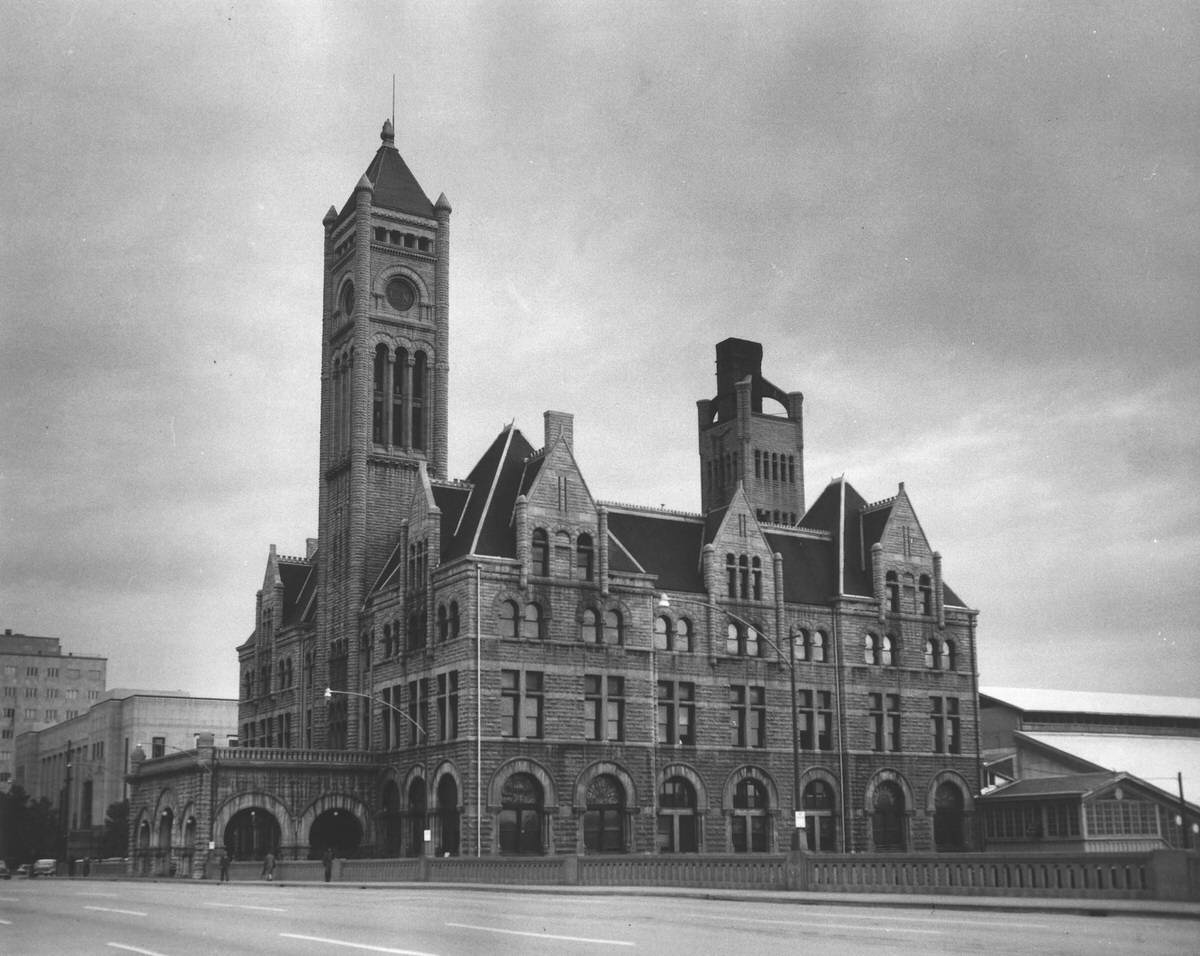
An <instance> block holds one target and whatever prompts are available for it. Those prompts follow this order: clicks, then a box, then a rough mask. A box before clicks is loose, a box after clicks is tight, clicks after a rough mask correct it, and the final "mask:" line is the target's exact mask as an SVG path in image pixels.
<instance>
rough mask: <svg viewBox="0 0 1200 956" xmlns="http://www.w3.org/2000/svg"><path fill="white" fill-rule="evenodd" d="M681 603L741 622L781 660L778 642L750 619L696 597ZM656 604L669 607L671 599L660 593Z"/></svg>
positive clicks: (781, 653) (781, 652)
mask: <svg viewBox="0 0 1200 956" xmlns="http://www.w3.org/2000/svg"><path fill="white" fill-rule="evenodd" d="M683 603H685V604H695V605H697V606H699V607H706V608H708V609H709V610H712V611H717V612H718V613H720V614H724V615H725V616H726V617H727V618H729V619H730V620H731V621H736V622H737V623H738V624H741V625H742V626H743V627H746V628H749V629H750V630H751V631H753V632H754V635H755V636H756V637H758V638H760V639H762V640H764V641H766V642H767V643H768V644H770V645H771V648H772V649H773V650H774V651H775V655H776V656H777V657H778V658H779V659H780V660H783V650H782V649H781V648H780V647H779V645H778V644H776V643H775V642H774V641H773V640H771V639H770V638H769V637H767V635H766V634H764V633H763V631H762V629H761V628H760V627H759V626H758V625H757V624H752V623H751V622H750V621H747V620H746V619H745V618H744V617H738V616H737V615H736V614H734V613H733V612H732V611H730V610H728V609H727V608H723V607H721V605H719V604H713V603H712V602H711V601H701V600H699V599H698V598H690V597H689V598H683ZM658 606H659V607H661V608H669V607H670V606H671V599H670V598H669V597H667V596H666V595H665V594H660V595H659V596H658Z"/></svg>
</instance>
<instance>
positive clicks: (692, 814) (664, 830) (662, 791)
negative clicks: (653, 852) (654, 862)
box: [658, 777, 700, 853]
mask: <svg viewBox="0 0 1200 956" xmlns="http://www.w3.org/2000/svg"><path fill="white" fill-rule="evenodd" d="M697 820H698V817H697V801H696V788H695V787H693V786H692V784H691V783H690V782H689V781H688V780H685V779H684V778H683V777H671V778H670V779H669V780H665V781H663V785H662V786H661V787H659V790H658V852H659V853H696V852H697V851H698V850H699V849H700V846H699V843H700V841H699V827H698V826H697Z"/></svg>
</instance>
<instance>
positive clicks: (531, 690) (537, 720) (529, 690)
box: [500, 670, 543, 739]
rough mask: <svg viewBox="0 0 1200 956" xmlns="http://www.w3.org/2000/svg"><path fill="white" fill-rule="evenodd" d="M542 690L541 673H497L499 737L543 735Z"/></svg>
mask: <svg viewBox="0 0 1200 956" xmlns="http://www.w3.org/2000/svg"><path fill="white" fill-rule="evenodd" d="M542 687H543V675H542V672H541V671H524V672H522V671H519V670H502V671H501V672H500V700H501V709H500V713H501V728H500V735H501V736H502V737H522V738H527V739H536V738H540V737H541V736H542V716H543V697H542V693H543V691H542Z"/></svg>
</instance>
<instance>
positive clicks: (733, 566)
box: [725, 554, 737, 598]
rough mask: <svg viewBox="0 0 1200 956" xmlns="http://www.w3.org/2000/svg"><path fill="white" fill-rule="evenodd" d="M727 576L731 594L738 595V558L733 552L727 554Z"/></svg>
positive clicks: (731, 595) (732, 596) (732, 595)
mask: <svg viewBox="0 0 1200 956" xmlns="http://www.w3.org/2000/svg"><path fill="white" fill-rule="evenodd" d="M725 576H726V577H727V578H728V582H727V584H728V590H729V596H730V597H731V598H735V597H737V559H736V558H734V556H733V555H732V554H727V555H725Z"/></svg>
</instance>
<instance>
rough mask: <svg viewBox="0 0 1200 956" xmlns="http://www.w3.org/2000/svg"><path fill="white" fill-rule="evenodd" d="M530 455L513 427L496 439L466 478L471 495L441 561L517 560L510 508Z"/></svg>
mask: <svg viewBox="0 0 1200 956" xmlns="http://www.w3.org/2000/svg"><path fill="white" fill-rule="evenodd" d="M533 453H534V451H533V446H532V445H530V444H529V442H528V441H527V440H526V438H525V436H524V435H522V434H521V432H520V431H519V430H518V429H516V428H513V426H512V425H508V426H506V427H505V428H504V430H503V431H501V432H500V434H499V435H497V436H496V439H495V440H494V441H493V442H492V444H491V446H490V447H489V448H488V450H487V451H486V452H484V453H483V457H482V458H480V459H479V461H478V462H477V463H476V465H475V467H474V468H473V469H471V474H470V475H469V476H468V477H467V481H468V483H469V484H470V485H471V491H470V494H469V497H468V498H467V500H466V502H465V503H464V505H463V507H462V509H461V517H460V519H459V521H458V523H457V526H456V527H455V529H454V533H453V535H451V536H448V537H444V538H443V539H442V552H443V558H445V559H450V558H458V557H462V556H464V555H467V554H483V555H491V556H493V557H502V558H512V557H516V554H517V540H516V529H515V528H514V527H513V521H512V513H513V505H514V504H515V503H516V500H517V496H518V495H519V494H520V489H521V487H522V483H523V481H524V476H525V473H526V465H527V463H528V461H529V459H530V458H531V457H532V455H533Z"/></svg>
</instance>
